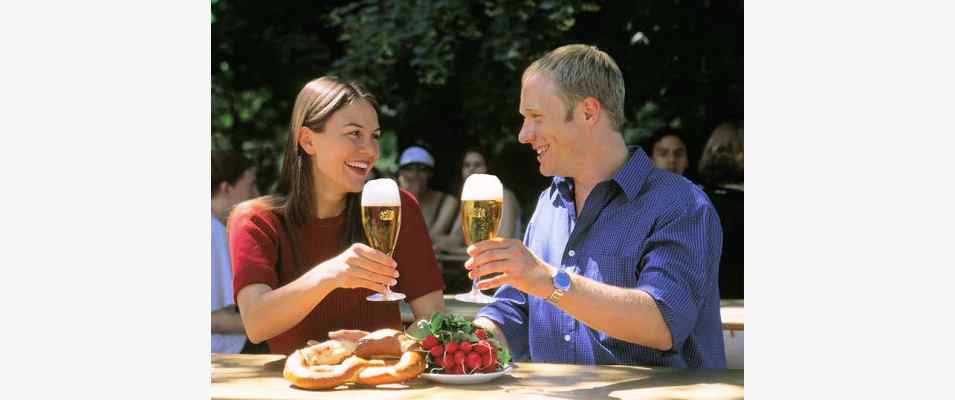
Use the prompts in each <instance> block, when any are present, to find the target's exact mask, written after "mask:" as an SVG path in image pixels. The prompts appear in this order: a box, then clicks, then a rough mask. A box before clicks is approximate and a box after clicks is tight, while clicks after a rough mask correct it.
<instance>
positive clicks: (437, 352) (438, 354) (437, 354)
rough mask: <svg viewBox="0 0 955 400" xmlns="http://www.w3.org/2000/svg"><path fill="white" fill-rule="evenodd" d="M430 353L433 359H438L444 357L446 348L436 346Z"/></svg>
mask: <svg viewBox="0 0 955 400" xmlns="http://www.w3.org/2000/svg"><path fill="white" fill-rule="evenodd" d="M429 351H430V352H431V357H434V358H438V357H441V356H443V355H444V346H442V345H440V344H436V345H434V346H433V347H431V350H429Z"/></svg>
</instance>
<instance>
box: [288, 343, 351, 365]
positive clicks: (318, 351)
mask: <svg viewBox="0 0 955 400" xmlns="http://www.w3.org/2000/svg"><path fill="white" fill-rule="evenodd" d="M357 346H358V344H357V343H355V342H352V341H348V340H326V341H324V342H321V343H319V344H316V345H313V346H309V347H306V348H305V349H303V350H300V351H301V352H302V356H303V357H305V361H306V364H308V365H335V364H341V363H342V361H344V360H345V359H346V358H348V357H349V356H351V355H352V354H353V353H355V348H356V347H357Z"/></svg>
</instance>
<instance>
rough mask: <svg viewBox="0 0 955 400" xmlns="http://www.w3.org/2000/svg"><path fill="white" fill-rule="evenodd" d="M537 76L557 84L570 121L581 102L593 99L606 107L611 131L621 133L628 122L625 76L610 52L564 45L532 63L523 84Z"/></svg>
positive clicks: (567, 118) (578, 45) (592, 47)
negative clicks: (625, 106)
mask: <svg viewBox="0 0 955 400" xmlns="http://www.w3.org/2000/svg"><path fill="white" fill-rule="evenodd" d="M537 73H544V74H546V75H547V76H548V77H550V78H551V79H553V81H554V83H555V84H556V85H557V91H558V95H559V96H560V98H561V100H563V102H564V107H565V108H566V111H567V115H566V120H567V121H570V120H572V119H573V118H574V106H575V105H576V104H577V102H579V101H581V100H583V99H584V98H585V97H593V98H596V99H597V101H599V102H600V105H602V106H603V108H604V111H605V112H606V113H607V117H608V118H609V119H610V125H611V128H613V129H614V130H616V131H619V130H620V128H621V127H622V126H623V124H624V122H626V117H625V116H624V114H623V102H624V96H625V94H626V93H625V92H626V91H625V88H624V84H623V74H621V73H620V68H619V67H617V63H616V62H614V61H613V58H611V57H610V55H608V54H607V53H604V52H603V51H600V50H599V49H597V48H596V47H594V46H588V45H584V44H569V45H566V46H561V47H558V48H556V49H554V50H552V51H550V52H549V53H547V54H545V55H544V56H543V57H541V58H539V59H537V60H536V61H534V62H533V63H531V65H530V66H528V67H527V69H525V70H524V75H523V77H522V78H521V81H522V82H523V81H524V80H525V79H527V78H528V77H529V76H531V75H533V74H537Z"/></svg>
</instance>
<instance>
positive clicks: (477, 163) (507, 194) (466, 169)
mask: <svg viewBox="0 0 955 400" xmlns="http://www.w3.org/2000/svg"><path fill="white" fill-rule="evenodd" d="M485 154H487V153H486V152H484V151H482V150H481V149H479V148H468V149H466V150H465V151H464V156H463V157H462V159H461V182H460V185H459V186H458V193H460V192H461V190H462V189H463V188H464V182H465V181H467V179H468V177H469V176H471V174H489V173H492V172H490V170H489V167H488V162H487V160H488V158H487V157H486V156H485ZM503 200H504V208H503V209H502V210H501V221H502V223H501V228H500V229H499V230H498V232H497V236H498V237H502V238H520V237H521V234H522V233H523V232H522V230H523V226H522V223H521V205H520V203H519V202H518V201H517V196H514V192H512V191H510V190H509V189H507V187H505V188H504V199H503ZM504 221H511V222H504ZM434 242H435V243H434V245H435V250H438V251H443V252H446V253H451V254H465V253H466V250H467V245H466V244H465V243H464V231H462V230H461V217H460V215H458V216H456V217H455V218H454V224H453V225H452V227H451V232H450V233H448V234H447V235H440V236H438V237H436V238H435V240H434Z"/></svg>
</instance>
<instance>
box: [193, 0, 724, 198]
mask: <svg viewBox="0 0 955 400" xmlns="http://www.w3.org/2000/svg"><path fill="white" fill-rule="evenodd" d="M211 29H212V66H211V67H212V148H213V149H220V148H233V149H242V150H243V151H244V152H245V153H246V155H248V156H250V157H252V158H253V159H255V160H256V161H257V162H258V163H259V165H260V176H259V181H260V182H262V185H263V189H264V190H268V188H269V186H270V184H271V183H272V182H274V179H275V177H276V176H277V173H278V171H277V166H278V165H280V162H281V160H280V157H281V153H282V149H283V145H284V143H285V137H286V135H287V130H288V124H289V116H290V114H291V102H292V101H293V100H294V98H295V95H296V94H297V93H298V90H299V89H301V87H302V86H303V85H304V84H305V83H306V82H308V81H309V80H311V79H313V78H316V77H319V76H321V75H326V74H336V75H339V76H342V77H346V78H349V79H355V80H358V81H359V82H361V83H363V84H364V85H365V86H366V87H368V88H369V89H370V90H371V91H372V92H373V93H375V95H376V96H377V97H378V98H379V100H380V101H381V103H382V105H383V107H382V112H381V114H380V115H379V118H380V120H381V124H382V127H383V128H384V130H385V133H386V135H385V136H386V137H388V138H387V139H386V141H385V142H383V144H382V160H381V161H380V162H379V164H378V166H379V167H380V168H383V169H385V170H388V171H391V172H393V171H394V168H395V165H396V158H397V154H396V153H397V151H398V150H400V149H403V148H404V147H407V146H409V145H411V144H416V143H423V144H426V145H427V146H428V147H430V148H431V149H432V150H433V153H434V155H435V157H436V159H437V163H438V166H437V168H436V171H435V177H434V179H433V186H435V187H437V188H439V189H445V190H448V191H454V190H456V189H457V186H458V185H459V184H460V182H459V181H458V179H459V178H458V174H459V169H458V165H459V161H460V157H461V152H462V151H463V149H464V147H466V146H473V145H480V146H484V147H485V148H487V149H488V150H489V151H490V152H491V153H492V160H491V168H492V172H493V173H496V174H498V175H499V176H501V178H502V180H503V181H504V183H505V185H506V186H508V187H510V188H511V189H512V190H514V192H515V193H516V194H517V196H518V198H519V199H520V200H521V202H522V205H523V208H524V211H525V216H526V214H529V212H530V211H531V210H530V209H529V208H531V207H533V204H534V201H535V200H536V196H537V193H538V191H539V190H540V189H541V188H543V187H544V186H545V185H546V182H547V180H546V179H545V178H543V177H541V176H540V174H539V173H538V171H537V165H536V161H535V158H534V155H533V153H532V151H531V150H530V149H529V148H528V147H527V146H524V145H520V144H519V143H518V142H517V131H518V130H519V128H520V123H521V120H520V116H519V114H518V113H517V103H518V100H519V92H520V81H519V80H520V74H521V72H522V71H523V68H524V67H526V66H527V65H528V64H529V63H530V62H531V61H533V60H534V59H535V58H536V57H537V56H540V55H541V54H543V53H544V52H546V51H548V50H551V49H553V48H555V47H557V46H560V45H563V44H568V43H587V44H593V45H596V46H597V47H599V48H600V49H602V50H604V51H606V52H608V53H609V54H610V55H611V56H612V57H614V59H615V60H616V61H617V64H618V65H619V66H620V68H621V70H622V71H623V74H624V79H625V81H626V85H627V98H626V105H625V112H626V116H627V119H628V123H627V125H625V127H624V135H625V138H626V139H627V141H628V143H631V144H636V143H637V142H638V141H639V140H640V139H641V138H642V137H644V136H645V135H647V134H648V133H649V132H650V131H652V130H653V129H655V128H657V127H660V126H663V125H671V126H678V127H682V128H683V129H685V130H686V132H687V134H688V136H689V137H688V142H689V143H688V147H689V151H690V157H691V159H690V168H691V169H693V168H695V164H696V160H697V158H698V155H699V151H700V149H701V147H702V144H703V143H704V142H705V140H706V138H707V136H708V135H709V132H710V131H712V129H713V127H715V126H716V125H717V124H718V123H720V122H723V121H725V120H734V121H741V120H742V118H743V60H742V56H743V50H742V44H743V43H742V42H743V6H742V2H741V1H738V0H736V1H732V0H728V1H675V0H669V1H666V0H660V1H633V0H630V1H588V2H579V1H566V0H551V1H532V0H524V1H518V0H484V1H468V0H438V1H424V0H410V1H401V0H363V1H354V2H349V1H320V2H317V1H302V0H292V1H284V2H249V1H246V2H241V1H235V0H212V23H211ZM690 177H691V179H692V177H693V176H692V174H690Z"/></svg>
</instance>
